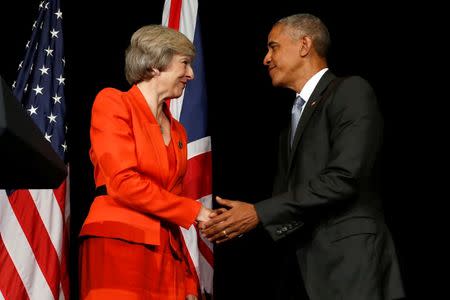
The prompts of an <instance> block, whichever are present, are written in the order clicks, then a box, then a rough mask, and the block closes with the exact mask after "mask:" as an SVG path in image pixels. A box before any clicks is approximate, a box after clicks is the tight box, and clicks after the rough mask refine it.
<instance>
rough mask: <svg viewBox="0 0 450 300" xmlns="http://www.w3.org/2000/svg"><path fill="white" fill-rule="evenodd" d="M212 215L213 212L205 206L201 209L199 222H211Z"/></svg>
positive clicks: (198, 217)
mask: <svg viewBox="0 0 450 300" xmlns="http://www.w3.org/2000/svg"><path fill="white" fill-rule="evenodd" d="M211 213H212V210H211V209H209V208H207V207H205V206H203V205H202V207H201V208H200V212H199V213H198V215H197V219H196V221H197V222H206V221H209V219H210V217H209V215H210V214H211Z"/></svg>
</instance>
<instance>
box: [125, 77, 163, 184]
mask: <svg viewBox="0 0 450 300" xmlns="http://www.w3.org/2000/svg"><path fill="white" fill-rule="evenodd" d="M130 92H131V94H132V95H133V97H134V100H135V103H136V105H137V106H138V111H139V112H142V113H143V114H144V117H143V118H140V120H139V122H140V124H141V126H142V127H143V128H144V129H145V131H146V133H147V135H148V141H149V145H151V146H152V147H153V149H148V151H152V154H151V155H149V156H148V158H149V159H153V158H157V159H158V165H159V166H160V168H159V177H160V180H161V183H162V184H163V185H164V186H167V184H168V182H167V181H168V176H169V160H168V157H167V149H166V146H165V145H164V139H163V137H162V134H161V129H160V127H159V124H158V122H157V121H156V119H155V116H154V115H153V113H152V111H151V110H150V107H149V106H148V104H147V101H146V100H145V98H144V96H143V95H142V93H141V91H140V90H139V88H138V87H137V86H136V85H133V87H132V88H131V89H130Z"/></svg>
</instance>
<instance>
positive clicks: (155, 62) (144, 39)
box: [125, 25, 195, 84]
mask: <svg viewBox="0 0 450 300" xmlns="http://www.w3.org/2000/svg"><path fill="white" fill-rule="evenodd" d="M176 54H178V55H185V56H188V57H190V58H191V59H194V56H195V48H194V45H193V44H192V42H191V41H190V40H189V39H188V38H187V37H186V36H185V35H184V34H182V33H181V32H179V31H176V30H174V29H171V28H169V27H165V26H161V25H147V26H143V27H141V28H139V29H138V30H137V31H136V32H135V33H133V35H132V36H131V41H130V45H129V46H128V48H127V50H126V51H125V77H126V79H127V81H128V83H130V84H135V83H139V82H141V81H143V80H149V79H151V78H152V77H153V69H156V70H159V71H164V70H165V69H166V68H167V66H168V65H169V63H170V62H171V60H172V58H173V56H174V55H176Z"/></svg>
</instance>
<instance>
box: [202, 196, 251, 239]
mask: <svg viewBox="0 0 450 300" xmlns="http://www.w3.org/2000/svg"><path fill="white" fill-rule="evenodd" d="M216 200H217V202H218V203H219V204H221V205H223V206H226V207H228V208H229V209H228V210H226V211H225V210H223V209H222V210H220V213H218V214H214V213H213V215H212V216H211V220H209V221H207V222H204V223H203V224H202V227H203V229H202V230H201V232H202V234H203V235H204V236H205V237H206V238H207V239H208V240H209V241H211V242H216V243H218V244H219V243H222V242H225V241H227V240H231V239H234V238H236V237H239V236H241V235H242V234H244V233H246V232H248V231H250V230H252V229H253V228H255V227H256V225H258V223H259V218H258V215H257V213H256V210H255V207H254V206H253V204H250V203H245V202H241V201H232V200H227V199H222V198H220V197H216Z"/></svg>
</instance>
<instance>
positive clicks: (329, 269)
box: [255, 71, 404, 300]
mask: <svg viewBox="0 0 450 300" xmlns="http://www.w3.org/2000/svg"><path fill="white" fill-rule="evenodd" d="M334 78H335V76H334V75H333V74H332V73H331V72H329V71H327V72H326V73H325V74H324V75H323V77H322V78H321V79H320V81H319V83H318V85H317V86H316V88H315V90H314V92H313V93H312V95H311V97H310V99H309V101H308V103H307V105H306V107H305V108H304V111H303V114H302V117H301V120H300V123H299V125H298V127H297V132H296V134H295V138H294V143H293V146H292V149H291V147H290V143H289V138H288V137H289V136H290V134H289V132H288V131H285V132H283V133H282V135H281V138H280V148H279V161H278V172H277V176H276V179H275V185H274V195H273V197H272V198H269V199H267V200H265V201H261V202H259V203H257V204H256V205H255V207H256V210H257V213H258V216H259V218H260V221H261V224H262V226H263V227H264V228H265V229H266V230H267V232H268V233H269V235H270V236H271V238H272V239H273V240H274V241H276V242H280V243H279V244H282V245H283V247H285V248H284V249H283V251H293V252H294V251H295V253H296V255H294V256H293V257H296V258H297V263H298V266H299V268H300V271H301V274H302V276H303V280H304V283H305V288H306V291H307V293H308V295H309V297H310V299H312V300H319V299H320V300H328V299H329V300H336V299H344V300H353V299H354V300H369V299H370V300H371V299H373V300H375V299H377V300H379V299H397V298H401V297H402V296H403V294H404V292H403V288H402V282H401V278H400V273H399V268H398V263H397V256H396V253H395V248H394V244H393V241H392V238H391V235H390V233H389V230H388V229H387V227H386V225H385V223H384V221H383V214H382V211H381V205H380V199H379V197H378V195H377V193H376V191H375V187H374V184H373V173H374V165H375V162H376V159H377V155H378V152H379V149H380V145H381V141H382V130H383V122H382V118H381V115H380V112H379V109H378V106H377V101H376V98H375V94H374V91H373V90H372V88H371V86H370V85H369V84H368V83H367V82H366V81H365V80H364V79H362V78H361V77H348V78H346V79H345V80H343V81H342V82H340V83H339V85H337V87H335V89H334V90H333V92H331V93H330V94H329V96H328V97H323V96H324V95H325V94H326V92H325V91H326V89H327V87H329V85H330V83H331V82H332V80H333V79H334ZM325 98H327V99H325ZM289 130H290V129H289ZM286 240H288V241H289V242H287V243H285V241H286ZM289 248H291V249H289ZM292 263H293V264H295V263H296V262H295V261H292Z"/></svg>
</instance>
